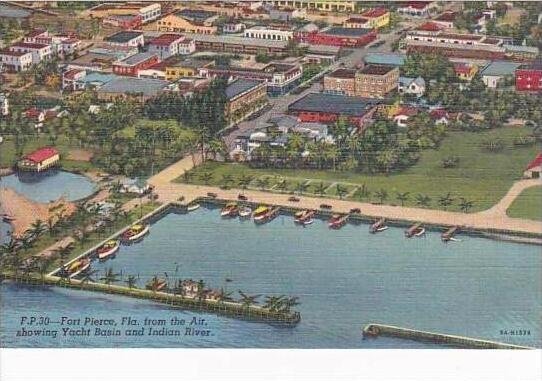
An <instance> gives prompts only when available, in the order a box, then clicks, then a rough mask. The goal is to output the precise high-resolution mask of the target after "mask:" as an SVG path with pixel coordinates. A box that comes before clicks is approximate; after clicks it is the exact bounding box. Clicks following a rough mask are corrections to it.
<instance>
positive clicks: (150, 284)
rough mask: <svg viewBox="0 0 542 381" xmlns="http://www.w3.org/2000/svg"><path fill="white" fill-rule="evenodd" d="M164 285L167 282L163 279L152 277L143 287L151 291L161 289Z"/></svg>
mask: <svg viewBox="0 0 542 381" xmlns="http://www.w3.org/2000/svg"><path fill="white" fill-rule="evenodd" d="M155 282H156V283H155ZM166 286H167V282H166V280H165V279H160V278H157V279H154V278H153V279H151V280H150V281H149V282H148V283H147V284H146V285H145V288H146V289H147V290H152V291H161V290H163V289H164V288H165V287H166Z"/></svg>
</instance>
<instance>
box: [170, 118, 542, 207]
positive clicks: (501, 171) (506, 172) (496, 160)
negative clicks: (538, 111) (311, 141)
mask: <svg viewBox="0 0 542 381" xmlns="http://www.w3.org/2000/svg"><path fill="white" fill-rule="evenodd" d="M530 132H531V130H530V129H528V128H500V129H495V130H490V131H484V132H478V133H476V132H450V133H449V135H448V136H447V137H446V138H445V139H444V140H443V142H442V144H441V146H440V147H439V148H438V149H436V150H427V151H424V152H422V154H421V158H420V160H419V161H418V163H416V164H415V165H414V166H412V167H411V168H409V169H407V170H405V171H403V172H401V173H398V174H391V175H389V176H385V175H368V174H362V173H356V172H352V171H348V172H334V171H330V170H327V171H317V170H275V169H253V168H250V167H248V165H246V164H240V163H214V162H208V163H205V164H204V165H202V166H200V167H197V168H195V169H194V170H193V172H194V174H195V176H193V177H192V179H191V181H190V182H191V183H195V184H201V183H202V182H201V180H200V179H199V178H198V175H199V174H201V173H203V172H212V173H213V178H212V180H211V181H210V182H209V183H210V184H211V185H219V184H220V179H221V177H222V175H224V174H228V175H231V176H233V178H234V180H236V179H238V177H239V176H240V175H241V174H245V175H251V176H254V177H259V176H262V175H271V176H284V177H288V178H291V180H292V181H294V182H295V181H302V180H303V181H304V180H306V179H312V180H313V181H312V183H311V184H314V185H316V184H317V182H318V181H324V182H328V183H332V182H341V183H345V184H342V185H345V186H349V185H352V184H354V185H360V186H361V185H365V186H366V189H367V190H368V191H369V196H368V197H365V198H363V199H362V201H366V202H376V201H379V200H378V199H377V198H376V196H375V194H374V193H375V192H376V191H378V190H380V189H385V190H386V191H387V193H388V197H387V198H386V199H385V200H384V203H385V204H397V205H400V204H401V202H400V201H399V200H397V193H403V192H409V193H410V195H409V198H408V199H407V200H406V201H405V202H404V204H405V206H416V201H415V196H416V195H417V194H419V193H420V194H424V195H427V196H429V197H430V198H431V202H430V204H429V207H430V208H432V209H442V208H441V207H440V206H439V205H438V203H437V200H438V198H439V197H440V196H443V195H446V194H447V193H448V192H450V193H451V196H452V197H453V198H454V199H455V200H454V203H453V205H452V206H450V207H448V210H453V211H458V210H459V206H458V200H457V199H458V198H459V197H464V198H466V199H468V200H472V201H473V202H474V206H473V208H472V209H471V210H470V211H471V212H475V211H480V210H485V209H488V208H489V207H491V206H492V205H494V204H495V203H496V202H497V201H498V200H499V199H501V198H502V197H503V196H504V194H505V193H506V192H507V190H508V189H509V188H510V186H511V185H512V183H513V182H514V181H516V180H518V179H520V178H521V176H522V174H523V169H524V167H525V166H526V165H527V164H528V163H529V162H530V161H531V160H532V159H533V158H534V157H535V155H536V153H537V151H539V150H540V147H539V146H530V147H514V146H513V145H512V141H513V139H514V137H516V136H518V135H521V134H523V135H525V134H527V133H530ZM488 139H500V140H502V141H503V143H504V145H505V148H504V149H503V151H501V152H499V153H489V152H485V151H482V150H481V148H480V144H481V143H482V142H484V141H486V140H488ZM448 156H457V157H459V164H458V166H457V167H456V168H449V169H445V168H442V164H441V160H442V159H443V158H446V157H448ZM178 181H181V182H182V181H183V179H182V178H179V179H178ZM270 183H271V182H270ZM330 192H331V190H330Z"/></svg>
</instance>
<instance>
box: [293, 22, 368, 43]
mask: <svg viewBox="0 0 542 381" xmlns="http://www.w3.org/2000/svg"><path fill="white" fill-rule="evenodd" d="M303 39H304V41H306V42H308V43H309V44H317V45H334V46H345V47H353V48H355V47H362V46H365V45H367V44H368V43H370V42H371V41H373V40H375V39H376V32H375V31H374V30H373V29H366V28H342V27H329V28H326V29H322V30H321V31H317V32H313V33H308V34H307V35H306V36H304V37H303Z"/></svg>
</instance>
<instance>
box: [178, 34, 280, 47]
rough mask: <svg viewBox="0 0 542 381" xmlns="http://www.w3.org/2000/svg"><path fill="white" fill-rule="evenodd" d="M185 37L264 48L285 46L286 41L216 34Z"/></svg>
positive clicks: (207, 41) (208, 41)
mask: <svg viewBox="0 0 542 381" xmlns="http://www.w3.org/2000/svg"><path fill="white" fill-rule="evenodd" d="M185 35H186V36H187V37H190V38H192V39H193V40H194V41H196V42H206V43H222V44H235V45H248V46H255V47H260V46H261V47H265V48H279V49H284V48H286V46H287V44H288V42H287V41H276V40H265V39H261V38H246V37H238V36H229V35H216V34H192V33H185Z"/></svg>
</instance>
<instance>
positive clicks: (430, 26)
mask: <svg viewBox="0 0 542 381" xmlns="http://www.w3.org/2000/svg"><path fill="white" fill-rule="evenodd" d="M442 29H443V28H442V26H441V25H440V24H437V23H434V22H432V21H428V22H426V23H423V24H422V25H420V26H419V27H418V28H417V29H416V30H417V31H419V32H428V34H431V33H437V32H440V31H441V30H442Z"/></svg>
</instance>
